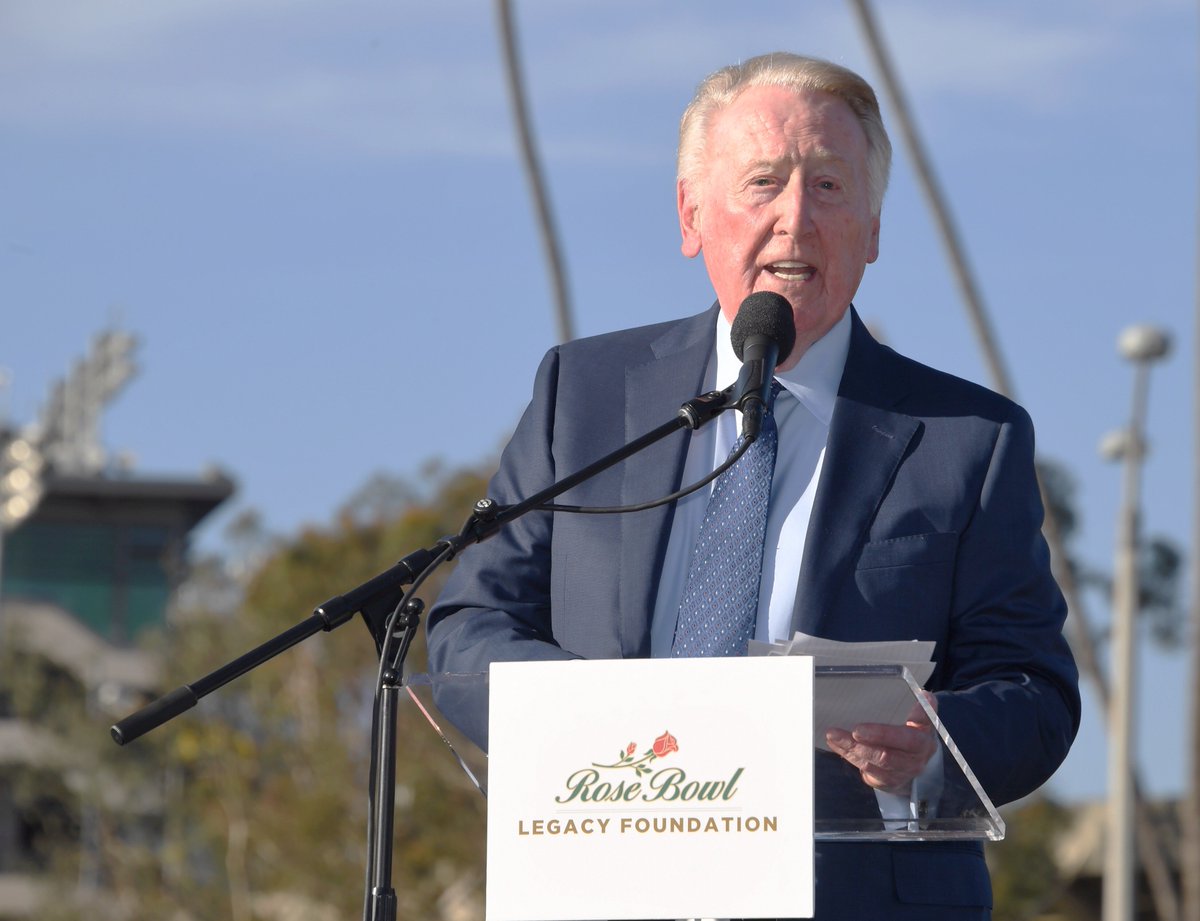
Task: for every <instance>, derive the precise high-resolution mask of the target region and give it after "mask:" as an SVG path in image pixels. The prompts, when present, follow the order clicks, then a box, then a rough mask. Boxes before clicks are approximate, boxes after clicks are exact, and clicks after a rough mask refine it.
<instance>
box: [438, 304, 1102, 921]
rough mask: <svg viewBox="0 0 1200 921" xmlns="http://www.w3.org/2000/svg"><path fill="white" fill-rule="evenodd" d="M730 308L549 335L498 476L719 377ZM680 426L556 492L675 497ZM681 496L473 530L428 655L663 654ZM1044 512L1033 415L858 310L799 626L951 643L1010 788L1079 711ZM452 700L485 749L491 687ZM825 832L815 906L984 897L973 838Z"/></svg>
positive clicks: (496, 490) (932, 907)
mask: <svg viewBox="0 0 1200 921" xmlns="http://www.w3.org/2000/svg"><path fill="white" fill-rule="evenodd" d="M715 309H716V308H715V307H714V308H713V309H710V310H709V311H706V312H705V313H703V314H700V315H698V316H695V317H691V318H688V319H685V320H681V321H675V322H670V323H663V324H657V325H654V326H647V327H642V328H639V329H634V330H626V331H623V332H618V333H612V334H609V335H604V336H598V337H594V338H590V339H582V340H578V341H575V342H571V343H567V344H565V345H562V346H559V347H557V348H555V349H552V350H551V351H550V352H549V353H548V354H547V355H546V357H545V359H544V360H543V362H542V364H541V367H540V368H539V370H538V373H537V378H536V382H535V384H534V393H533V399H532V401H531V403H530V405H529V407H528V408H527V409H526V411H525V414H524V416H523V417H522V419H521V421H520V424H519V425H518V427H517V431H516V433H515V434H514V435H513V438H512V440H511V441H510V443H509V445H508V447H507V448H506V449H505V451H504V454H503V456H502V459H501V462H500V467H499V471H498V473H497V474H496V476H495V478H494V480H493V481H492V486H491V492H490V495H491V496H492V497H493V498H495V499H497V500H498V501H500V502H502V503H510V502H515V501H518V500H520V499H521V498H524V497H527V496H529V495H532V494H533V493H535V492H536V491H538V490H540V489H542V488H544V487H546V486H547V485H549V484H550V483H551V482H553V481H554V480H555V479H557V478H561V477H564V476H566V475H568V474H570V473H573V472H575V471H577V470H579V469H581V468H583V467H584V466H586V465H587V464H589V463H591V462H592V461H594V460H596V459H597V458H599V457H601V456H602V455H604V454H606V453H608V452H609V451H612V450H614V449H615V448H616V447H618V446H620V445H622V444H625V443H627V442H629V441H631V440H633V439H634V438H636V437H637V436H640V435H642V434H644V433H645V432H647V431H649V430H651V429H652V428H654V427H656V426H657V425H660V424H662V423H663V422H665V421H667V420H669V419H670V418H671V417H672V416H673V415H674V414H675V413H676V411H677V410H678V409H679V406H680V405H681V404H682V403H683V402H684V401H685V400H687V399H689V398H690V397H692V396H694V395H696V394H697V393H699V392H700V391H701V389H702V387H703V385H704V381H703V377H704V372H705V368H706V364H707V361H708V358H709V355H710V353H711V351H712V347H713V337H714V335H715V329H716V315H715ZM686 448H687V436H686V435H685V434H680V435H678V436H672V437H671V438H668V439H666V440H664V441H662V442H659V443H658V444H657V445H655V446H653V447H652V448H650V449H649V450H647V451H645V452H643V453H642V454H640V455H638V456H636V457H634V458H632V459H630V460H628V461H627V462H625V463H623V464H621V465H619V466H617V467H615V468H613V469H611V470H609V471H607V472H606V473H604V474H602V475H600V476H599V477H597V478H596V479H594V480H592V481H589V482H588V483H585V484H582V485H580V486H578V487H576V488H575V489H573V490H572V491H571V492H570V493H568V494H566V495H564V496H563V497H562V498H561V499H560V500H559V501H561V502H564V503H568V502H569V503H575V504H586V505H623V504H630V503H635V502H641V501H645V500H648V499H652V498H656V497H658V496H660V495H665V494H667V493H669V492H671V491H673V490H675V489H677V488H678V487H679V486H680V478H681V476H682V469H683V462H684V457H685V452H686ZM671 514H672V511H671V508H670V507H662V508H657V509H653V510H648V511H642V512H636V513H631V514H626V515H619V516H594V515H569V514H550V513H534V514H530V515H526V516H525V517H524V518H522V519H520V520H519V521H517V522H515V523H514V524H512V525H510V526H509V527H507V528H506V529H505V530H503V531H502V532H501V533H500V534H499V535H497V536H496V537H494V538H492V539H491V540H489V541H487V542H485V543H483V544H480V545H479V546H477V547H473V548H471V549H469V550H468V551H466V552H465V553H464V554H463V556H462V558H461V560H460V562H459V563H458V566H457V568H456V570H455V572H454V573H453V574H452V576H451V578H450V581H449V583H448V585H447V587H446V588H445V590H444V591H443V593H442V595H441V597H440V598H439V600H438V603H437V604H436V605H435V607H434V609H433V610H432V611H431V613H430V617H429V652H430V664H431V669H432V670H434V671H438V672H441V671H448V672H483V671H486V670H487V666H488V665H489V664H490V663H491V662H493V661H506V660H532V659H563V658H574V657H583V658H622V657H645V656H648V655H649V653H650V621H651V616H652V613H653V610H654V604H655V598H656V593H657V588H658V572H659V570H660V567H661V564H662V560H663V556H664V553H665V550H666V544H667V535H668V533H669V530H670V525H671ZM1041 521H1042V505H1041V500H1040V497H1039V493H1038V488H1037V483H1036V479H1035V476H1034V466H1033V428H1032V425H1031V423H1030V421H1029V417H1028V415H1027V414H1026V413H1025V412H1024V411H1023V410H1022V409H1021V408H1020V407H1018V406H1016V405H1015V404H1014V403H1012V402H1011V401H1009V400H1006V399H1004V398H1002V397H1000V396H997V395H996V394H994V393H992V392H990V391H988V390H986V389H984V388H982V387H979V386H977V385H974V384H971V383H968V382H966V381H962V380H960V379H957V378H954V377H951V376H950V375H947V374H944V373H941V372H938V371H935V370H933V369H931V368H928V367H925V366H923V365H920V364H918V363H916V362H914V361H911V360H910V359H907V358H904V357H902V356H900V355H898V354H897V353H895V352H894V351H892V350H891V349H889V348H887V347H885V346H882V345H880V344H879V343H877V342H876V341H875V340H874V339H872V337H871V336H870V334H869V333H868V332H867V330H866V328H865V327H864V326H863V325H862V323H861V322H860V321H859V319H858V317H857V316H854V317H853V331H852V334H851V343H850V350H849V354H848V357H847V361H846V368H845V371H844V373H843V376H842V381H841V385H840V387H839V391H838V398H837V402H836V406H835V409H834V413H833V417H832V420H831V423H830V431H829V440H828V444H827V447H826V455H825V461H824V465H823V467H822V473H821V480H820V483H819V486H818V491H817V496H816V501H815V504H814V507H813V511H812V517H811V520H810V523H809V529H808V537H807V541H806V544H805V548H806V549H805V557H804V561H803V565H802V568H801V574H800V583H799V587H798V591H797V594H796V606H795V612H794V616H793V624H794V627H795V629H799V630H803V631H804V632H806V633H810V634H815V635H820V636H825V637H828V638H831V639H838V640H901V639H922V640H934V641H936V643H937V648H936V651H935V654H934V658H935V660H936V661H937V663H938V665H937V668H936V670H935V672H934V674H933V676H932V677H931V679H930V682H929V684H928V687H929V688H930V689H931V690H933V691H935V692H937V693H938V708H939V715H940V716H941V718H942V720H943V721H944V722H945V723H946V725H947V728H948V729H949V731H950V733H951V735H952V737H953V738H954V739H955V740H956V741H957V742H958V744H959V747H960V749H961V750H962V752H963V754H964V756H965V757H966V759H967V762H968V763H969V764H971V765H972V767H973V768H974V769H975V770H976V773H977V776H978V777H979V780H980V782H981V783H982V784H983V786H984V788H985V789H986V790H987V792H988V794H989V796H990V797H991V798H992V800H993V801H994V802H995V803H997V804H1001V803H1004V802H1008V801H1011V800H1013V799H1016V798H1018V797H1021V796H1024V795H1025V794H1027V793H1030V792H1031V791H1033V790H1034V789H1036V788H1037V787H1038V786H1039V785H1040V784H1041V783H1042V782H1043V781H1045V780H1046V779H1047V778H1048V777H1049V776H1050V774H1052V773H1053V772H1054V770H1055V769H1056V768H1057V767H1058V765H1059V763H1060V762H1061V761H1062V759H1063V757H1064V756H1065V755H1066V752H1067V749H1068V748H1069V746H1070V744H1071V741H1072V739H1073V738H1074V735H1075V731H1076V729H1077V727H1078V722H1079V696H1078V688H1077V679H1078V675H1077V672H1076V669H1075V665H1074V661H1073V659H1072V657H1071V654H1070V651H1069V650H1068V648H1067V646H1066V643H1065V641H1064V639H1063V637H1062V624H1063V620H1064V617H1065V614H1066V610H1065V605H1064V603H1063V600H1062V596H1061V594H1060V593H1059V591H1058V587H1057V585H1056V584H1055V582H1054V579H1053V577H1052V576H1051V573H1050V565H1049V554H1048V551H1047V548H1046V545H1045V542H1044V541H1043V539H1042V536H1041V531H1040V527H1041ZM443 707H444V709H445V710H446V711H447V715H448V716H450V718H451V719H452V720H454V721H455V722H456V723H457V724H458V725H459V726H460V727H461V728H462V729H463V730H464V731H466V732H467V734H468V735H470V736H471V737H472V738H473V739H475V741H477V742H478V743H479V744H480V745H481V746H483V747H486V744H487V722H486V721H487V714H486V708H485V706H483V704H482V702H480V701H478V700H475V701H468V700H463V701H461V702H457V703H456V702H455V701H453V700H450V699H447V700H446V701H445V702H444V704H443ZM817 851H818V853H817V908H818V914H817V917H818V918H864V919H866V918H909V917H911V918H914V919H915V918H922V919H929V918H941V919H959V918H961V919H967V918H986V917H988V916H989V915H988V908H989V906H990V900H991V893H990V885H989V882H988V878H987V871H986V868H985V867H984V864H983V857H982V851H981V849H980V847H979V846H978V845H975V844H972V843H965V844H961V845H960V844H950V845H947V844H936V845H924V844H913V843H904V844H898V845H889V844H842V843H827V844H826V843H822V844H820V845H819V846H818V849H817Z"/></svg>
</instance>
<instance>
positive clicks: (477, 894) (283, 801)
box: [27, 471, 486, 921]
mask: <svg viewBox="0 0 1200 921" xmlns="http://www.w3.org/2000/svg"><path fill="white" fill-rule="evenodd" d="M485 488H486V486H485V481H484V478H483V477H482V475H481V474H480V473H478V472H475V471H466V472H459V473H455V474H442V475H440V478H439V479H438V481H437V482H436V484H435V485H434V488H432V489H427V490H426V492H425V494H424V497H423V498H420V497H419V496H420V495H421V494H420V493H418V492H417V491H416V490H409V491H408V492H407V493H406V494H405V497H406V499H408V500H409V501H408V502H407V503H406V504H405V506H404V507H403V509H402V510H401V511H399V513H398V514H397V512H396V507H395V506H394V504H392V502H391V499H392V498H394V496H389V495H388V494H387V490H385V489H382V488H381V486H380V483H379V482H374V481H373V483H372V485H371V489H372V494H373V496H374V497H375V498H374V499H372V500H371V501H365V500H362V499H361V497H360V498H359V500H357V501H356V502H355V505H354V508H353V513H351V511H350V510H347V511H346V512H345V513H343V514H341V515H340V516H339V517H338V520H337V521H336V522H335V523H334V524H333V525H332V526H330V527H328V528H309V529H307V530H305V531H304V532H303V533H301V534H299V535H297V536H296V537H294V538H293V539H290V540H285V541H282V542H277V543H276V544H275V545H274V548H273V549H272V550H270V551H267V552H265V553H264V554H262V557H261V562H259V563H258V564H257V565H256V566H254V567H253V568H252V569H251V570H250V571H249V572H248V573H247V574H246V575H245V576H243V577H242V578H241V579H240V580H239V583H238V585H237V589H238V590H237V591H231V590H230V585H229V580H228V579H227V578H223V577H222V576H221V575H220V572H221V571H220V570H218V569H215V568H214V567H212V566H211V565H209V566H201V567H200V568H199V570H198V578H199V579H201V580H202V581H203V580H206V584H203V585H199V586H198V585H192V586H191V587H190V588H189V591H187V592H185V593H183V595H182V597H183V598H185V599H186V605H187V606H186V608H184V609H181V610H178V611H176V612H175V614H174V616H173V618H172V626H171V627H170V629H168V630H167V631H166V632H165V633H164V634H163V635H162V636H161V637H159V638H158V639H157V640H156V641H155V642H156V644H157V646H158V648H159V649H160V650H161V652H162V656H163V661H164V662H165V663H166V666H165V669H164V671H165V678H164V684H166V685H167V686H168V687H174V686H176V685H179V684H182V683H187V682H193V681H195V680H197V679H198V678H200V677H201V676H203V675H206V674H208V673H209V672H211V671H212V670H213V669H215V668H217V667H219V666H221V665H223V664H225V663H226V662H228V661H230V660H232V659H234V658H236V657H237V656H239V655H241V654H242V653H244V652H246V651H248V650H249V649H251V648H253V647H255V646H257V645H259V644H260V643H262V642H264V641H266V640H268V639H270V638H271V637H273V636H275V635H276V634H278V633H280V632H282V631H283V630H285V629H287V628H289V627H291V626H293V625H294V624H296V623H299V622H300V621H302V620H304V619H305V618H306V617H307V616H308V615H309V614H310V613H311V612H312V609H313V608H314V606H315V605H317V604H320V603H321V602H323V601H325V600H326V599H328V598H330V597H332V596H333V595H336V594H339V593H341V592H344V591H345V590H347V589H349V588H352V587H353V586H355V585H357V584H359V583H360V582H363V581H365V580H366V579H368V578H370V577H371V576H373V575H375V574H376V573H378V572H381V571H383V570H384V569H387V568H388V567H389V566H391V565H392V564H393V563H394V562H395V561H396V560H397V559H398V558H400V557H402V556H405V555H407V554H408V553H410V552H412V551H413V550H416V549H418V548H421V547H427V546H431V545H432V544H433V543H434V542H435V541H436V540H437V539H438V538H440V537H442V536H444V535H446V534H449V533H457V532H458V530H459V529H460V528H461V526H462V524H463V522H464V521H465V519H466V516H467V514H468V513H469V511H470V509H471V506H472V504H473V502H474V500H475V499H477V498H479V497H481V496H483V495H484V494H485ZM376 500H378V501H376ZM372 509H378V510H380V511H379V513H378V514H376V513H374V512H372ZM245 524H246V523H245V522H242V523H241V525H240V527H241V529H242V530H243V531H244V530H245ZM241 536H242V537H244V536H245V535H244V534H243V535H241ZM256 545H257V546H260V547H261V546H262V542H261V541H257V542H256ZM444 576H445V572H442V573H439V574H438V575H437V576H435V577H434V578H433V579H431V580H430V581H429V582H427V583H426V585H425V587H424V588H423V590H422V592H421V595H422V596H423V597H424V598H426V599H432V598H433V597H435V594H436V592H437V590H438V588H439V587H440V585H441V583H442V580H443V579H444ZM233 597H237V598H238V599H239V600H238V602H237V604H236V605H234V606H233V608H232V609H229V607H228V605H229V601H230V599H231V598H233ZM423 649H424V647H423V642H418V643H417V644H416V646H415V647H414V651H413V654H412V655H411V656H410V663H409V665H410V667H409V669H408V671H409V672H410V673H411V672H413V671H420V670H423V669H424V667H425V666H424V652H423ZM377 664H378V663H377V658H376V654H375V646H374V642H373V641H372V639H371V636H370V634H369V632H368V630H367V629H366V628H365V627H364V625H363V622H362V620H361V618H356V619H355V621H354V623H352V624H346V625H345V626H344V627H343V628H342V629H339V630H335V631H332V632H330V633H320V634H317V635H316V636H314V637H311V638H309V639H308V640H307V641H305V642H303V643H300V644H298V645H297V646H295V647H293V648H292V649H290V650H288V651H287V652H285V653H284V654H282V655H279V656H277V657H276V658H275V659H273V660H271V661H270V662H268V663H265V664H264V665H262V666H261V667H260V668H257V669H255V670H253V671H252V672H250V673H249V674H246V675H244V676H242V677H240V678H238V679H237V680H235V681H234V682H232V683H230V684H228V685H227V686H225V687H224V688H221V689H219V690H218V691H216V692H215V693H213V694H211V695H209V696H208V697H206V698H205V699H204V700H202V701H201V702H200V704H199V706H198V707H196V708H195V709H193V710H191V711H188V712H187V713H185V714H183V715H181V716H180V717H178V718H176V719H175V720H173V721H171V722H170V723H168V724H166V725H164V726H162V727H159V728H158V729H156V730H155V731H153V732H152V733H150V734H148V735H147V736H145V737H143V738H141V739H138V740H137V741H135V742H133V743H130V744H129V745H127V746H125V747H123V748H118V747H117V746H115V745H113V744H112V742H111V741H109V740H108V739H107V733H106V731H105V730H106V728H107V722H108V721H107V720H103V719H99V720H98V719H97V716H96V714H94V713H92V714H89V713H88V712H87V708H86V707H80V706H77V705H76V706H74V707H71V706H64V707H61V708H59V709H60V710H61V711H62V713H64V714H67V715H66V716H62V717H61V718H62V719H65V720H67V721H68V722H70V724H71V725H70V726H69V727H68V729H67V730H66V731H67V733H68V734H69V736H70V737H71V738H73V739H74V738H87V740H88V745H87V751H86V754H85V755H84V757H85V759H86V761H85V763H87V764H90V765H95V766H96V768H97V770H96V771H95V773H94V776H93V777H92V778H91V781H89V782H88V783H85V784H83V787H87V788H88V789H86V790H84V791H83V792H81V795H80V796H79V797H78V798H77V800H76V801H75V803H74V805H73V806H72V814H71V816H70V817H69V819H68V820H67V821H66V822H65V825H72V823H73V827H72V828H65V827H64V830H65V831H66V832H67V833H66V834H60V835H58V839H57V847H56V848H54V849H53V850H54V851H55V853H56V854H57V855H58V856H57V857H56V858H55V859H56V861H57V863H56V866H57V867H58V871H59V873H60V874H61V877H60V878H61V879H62V880H63V887H61V888H60V889H59V891H60V892H62V891H72V890H73V888H74V886H73V883H74V882H75V880H77V879H81V878H82V870H81V866H80V860H81V855H84V854H86V855H88V856H87V859H88V860H90V861H94V862H95V864H96V865H95V866H94V867H92V868H91V869H90V870H89V871H88V872H89V874H90V876H91V877H92V878H94V880H95V883H96V887H97V891H103V892H104V893H105V900H104V901H105V904H106V905H108V906H109V909H111V911H110V913H111V914H112V915H113V916H114V917H120V918H127V919H136V921H140V919H146V921H149V919H155V921H161V919H164V918H170V919H179V921H184V919H193V918H194V919H202V921H207V919H231V921H258V919H264V921H266V919H274V918H283V917H289V918H300V919H312V921H327V919H328V921H334V919H342V918H354V917H358V916H359V914H360V913H361V908H362V901H363V880H364V873H365V860H366V850H367V846H366V823H367V811H368V810H367V802H366V791H367V778H368V774H369V770H370V757H371V751H370V729H371V725H370V724H371V704H372V700H373V695H374V684H375V676H376V671H377ZM33 694H34V690H30V691H29V694H27V696H31V695H33ZM72 711H74V712H72ZM56 712H57V711H56ZM89 718H90V727H89V729H88V731H87V732H86V734H84V733H81V732H80V731H79V727H78V721H80V720H82V721H84V722H87V721H88V720H89ZM100 722H103V725H99V723H100ZM398 737H399V746H398V747H399V756H398V764H397V796H396V809H395V819H396V834H395V861H394V875H393V879H394V886H395V888H396V891H397V896H398V899H399V903H400V905H399V910H400V916H401V917H421V918H448V919H454V918H457V917H463V916H466V917H472V916H474V917H477V916H480V915H481V914H482V881H483V857H484V855H483V848H484V840H485V836H484V819H485V803H484V800H483V797H482V796H481V795H480V793H479V792H478V791H477V790H476V789H475V788H474V786H473V785H472V784H471V782H470V780H469V779H468V778H467V777H466V775H465V774H464V773H463V771H462V770H461V768H460V767H459V766H458V765H457V763H456V762H455V761H454V759H453V758H452V756H451V755H450V753H449V751H448V750H447V748H446V745H445V744H444V742H443V741H442V740H441V739H440V738H439V737H438V736H437V734H436V733H435V732H434V731H433V730H432V729H431V728H430V726H429V724H428V723H427V722H426V720H425V718H424V717H423V716H422V714H421V713H420V711H419V710H418V709H417V708H416V707H414V706H402V707H401V712H400V719H399V728H398ZM455 746H456V748H459V749H460V750H464V749H468V748H470V743H467V742H465V741H464V740H462V739H461V738H460V737H455ZM106 791H107V792H106ZM114 791H120V795H119V796H114V795H113V792H114ZM131 801H134V802H136V803H137V804H138V807H137V808H136V809H131V808H130V806H131ZM80 804H87V810H86V812H87V816H88V817H90V818H88V820H87V821H84V810H82V807H81V805H80ZM134 813H137V815H136V817H135V815H134ZM135 819H136V820H135ZM75 828H85V829H91V831H90V832H85V831H80V832H79V834H81V835H82V834H91V835H93V836H94V840H95V842H96V846H95V847H90V848H89V847H87V844H88V842H86V841H84V842H83V843H84V845H85V846H84V847H83V848H81V847H79V842H78V841H72V840H70V839H71V838H72V837H74V829H75ZM83 869H87V868H86V867H85V868H83ZM56 901H58V900H56ZM62 902H63V904H58V905H56V906H54V907H53V911H52V910H51V906H48V907H47V912H46V913H45V914H44V917H46V918H63V919H67V918H82V917H85V916H86V917H88V918H93V917H96V912H97V909H96V904H90V905H78V904H73V900H62ZM109 909H106V911H107V910H109Z"/></svg>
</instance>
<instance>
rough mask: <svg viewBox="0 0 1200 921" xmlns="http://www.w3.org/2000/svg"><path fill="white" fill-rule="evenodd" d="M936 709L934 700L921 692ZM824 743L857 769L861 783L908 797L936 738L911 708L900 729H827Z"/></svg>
mask: <svg viewBox="0 0 1200 921" xmlns="http://www.w3.org/2000/svg"><path fill="white" fill-rule="evenodd" d="M922 693H923V694H924V695H925V699H926V700H927V701H928V702H929V704H930V706H931V707H933V709H934V710H937V698H935V697H934V696H933V695H932V694H931V693H929V692H928V691H922ZM825 741H826V742H828V743H829V747H830V748H831V749H832V750H833V752H834V753H835V754H838V755H841V756H842V757H843V758H844V759H845V760H847V761H849V762H850V763H851V764H853V765H854V766H855V767H856V768H858V772H859V775H860V776H861V777H862V779H863V783H865V784H866V785H867V786H869V787H871V788H873V789H875V790H881V791H883V792H884V793H896V794H899V795H901V796H907V795H908V793H909V790H910V788H911V785H912V781H913V778H914V777H916V776H917V775H918V774H920V773H921V771H922V770H923V769H924V768H925V765H926V764H927V763H928V762H929V759H930V758H932V757H933V755H934V753H935V752H936V751H937V747H938V738H937V735H936V733H934V731H933V724H932V723H931V722H930V721H929V717H928V716H927V715H926V713H925V711H924V709H923V708H922V707H921V706H920V705H914V706H913V709H912V712H911V713H909V715H908V720H907V721H906V722H905V724H904V725H903V726H889V725H887V724H884V723H860V724H859V725H857V726H855V727H854V729H853V730H852V731H850V732H847V731H846V730H844V729H830V730H829V731H828V732H826V733H825Z"/></svg>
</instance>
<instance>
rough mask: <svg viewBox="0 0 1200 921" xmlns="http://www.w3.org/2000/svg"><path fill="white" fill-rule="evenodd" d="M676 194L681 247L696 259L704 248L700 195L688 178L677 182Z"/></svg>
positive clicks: (685, 253) (686, 254) (690, 256)
mask: <svg viewBox="0 0 1200 921" xmlns="http://www.w3.org/2000/svg"><path fill="white" fill-rule="evenodd" d="M675 196H676V204H677V206H678V208H679V232H680V234H681V235H682V236H683V244H682V245H681V246H680V247H679V248H680V250H682V252H683V254H684V255H685V256H687V257H688V258H689V259H694V258H695V257H696V256H699V255H700V250H701V248H702V247H701V237H700V203H699V201H698V196H697V195H696V194H695V192H694V191H693V190H692V187H691V185H690V184H689V183H688V181H687V180H686V179H680V180H679V182H678V183H676V186H675Z"/></svg>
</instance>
